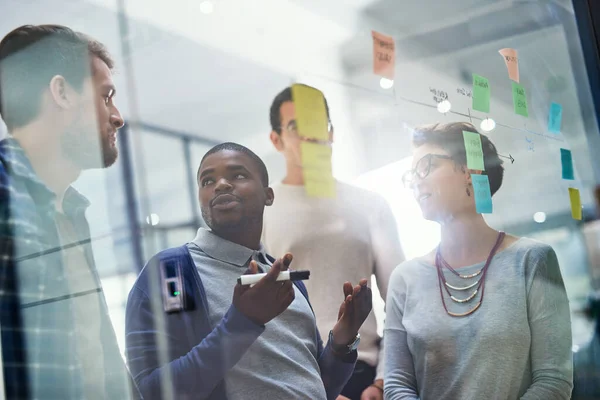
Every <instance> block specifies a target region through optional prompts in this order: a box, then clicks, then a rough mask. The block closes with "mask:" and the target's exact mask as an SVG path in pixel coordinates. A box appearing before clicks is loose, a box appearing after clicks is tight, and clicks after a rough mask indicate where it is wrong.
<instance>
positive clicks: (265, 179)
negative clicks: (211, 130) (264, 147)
mask: <svg viewBox="0 0 600 400" xmlns="http://www.w3.org/2000/svg"><path fill="white" fill-rule="evenodd" d="M223 150H231V151H237V152H239V153H244V154H246V155H247V156H248V157H250V158H251V159H252V160H253V161H254V162H255V163H256V165H257V166H258V170H259V172H260V180H261V181H262V184H263V186H264V187H267V186H269V172H268V171H267V166H266V165H265V163H264V162H263V160H261V159H260V157H259V156H257V155H256V153H254V152H253V151H252V150H250V149H249V148H247V147H245V146H242V145H241V144H237V143H233V142H225V143H221V144H218V145H216V146H215V147H213V148H212V149H210V150H209V151H207V152H206V154H205V155H204V157H202V161H200V166H198V172H196V180H198V177H199V175H200V169H201V168H202V163H204V160H206V157H208V156H210V155H211V154H214V153H218V152H219V151H223Z"/></svg>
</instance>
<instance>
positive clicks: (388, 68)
mask: <svg viewBox="0 0 600 400" xmlns="http://www.w3.org/2000/svg"><path fill="white" fill-rule="evenodd" d="M371 34H372V35H373V72H374V73H375V74H377V75H379V76H383V77H384V78H387V79H391V80H394V69H395V64H396V48H395V44H394V38H393V37H391V36H387V35H384V34H382V33H379V32H375V31H371Z"/></svg>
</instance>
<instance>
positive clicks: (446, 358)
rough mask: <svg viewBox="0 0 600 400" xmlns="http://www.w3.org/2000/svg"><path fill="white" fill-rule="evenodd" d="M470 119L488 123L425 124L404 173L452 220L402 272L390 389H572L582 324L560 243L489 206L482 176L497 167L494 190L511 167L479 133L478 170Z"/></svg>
mask: <svg viewBox="0 0 600 400" xmlns="http://www.w3.org/2000/svg"><path fill="white" fill-rule="evenodd" d="M464 131H466V132H473V133H478V132H477V130H476V129H475V127H474V126H473V125H471V124H468V123H450V124H444V125H442V124H437V125H433V126H426V127H423V128H420V129H417V130H415V132H414V134H413V138H412V142H413V146H414V150H413V164H412V165H413V168H412V169H411V170H410V171H408V172H407V173H406V174H405V175H404V177H403V181H404V184H405V185H406V186H407V187H409V188H411V189H412V191H413V193H414V197H415V199H416V200H417V202H418V203H419V206H420V208H421V211H422V213H423V217H424V218H425V219H427V220H431V221H436V222H438V223H439V224H440V227H441V241H440V243H439V245H438V246H437V247H436V248H435V249H434V250H433V251H432V252H431V253H429V254H427V255H425V256H423V257H419V258H416V259H413V260H411V261H407V262H405V263H403V264H401V265H400V266H399V267H397V268H396V270H395V271H394V272H393V274H392V277H391V280H390V286H389V289H388V295H387V301H386V308H387V313H386V324H385V334H384V336H385V339H386V344H388V345H387V346H386V351H385V379H384V382H385V397H386V399H390V400H395V399H436V400H437V399H519V398H520V399H544V400H551V399H569V398H570V395H571V389H572V380H573V377H572V374H573V366H572V359H571V345H572V343H571V324H570V315H569V303H568V299H567V295H566V292H565V288H564V284H563V280H562V277H561V273H560V270H559V265H558V260H557V258H556V254H555V253H554V250H553V249H552V248H551V247H550V246H548V245H545V244H542V243H540V242H537V241H534V240H531V239H527V238H518V237H515V236H512V235H508V234H505V233H504V232H499V231H497V230H495V229H493V228H492V227H490V226H488V225H487V223H486V222H485V219H484V218H483V216H482V215H481V214H478V213H477V211H476V204H475V195H476V193H475V189H474V187H473V181H474V179H473V178H472V176H474V175H481V174H485V175H487V177H488V180H489V186H490V192H491V194H492V195H493V194H494V193H496V191H498V189H500V186H501V184H502V179H503V175H504V168H503V166H502V161H501V160H500V158H499V156H498V152H497V151H496V147H495V146H494V144H493V143H492V142H490V140H489V139H488V138H487V137H486V136H484V135H479V136H480V138H481V144H482V150H483V161H484V170H482V171H480V170H469V169H468V168H467V160H466V151H465V144H464V138H463V132H464ZM523 172H524V173H525V172H526V171H523ZM514 206H516V207H518V204H515V205H514ZM504 212H510V210H504Z"/></svg>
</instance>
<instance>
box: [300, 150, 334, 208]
mask: <svg viewBox="0 0 600 400" xmlns="http://www.w3.org/2000/svg"><path fill="white" fill-rule="evenodd" d="M300 151H301V156H302V173H303V175H304V188H305V190H306V194H307V195H309V196H311V197H328V198H332V197H335V195H336V191H335V187H336V185H335V179H334V178H333V171H332V166H331V154H332V152H331V146H328V145H324V144H318V143H310V142H301V143H300Z"/></svg>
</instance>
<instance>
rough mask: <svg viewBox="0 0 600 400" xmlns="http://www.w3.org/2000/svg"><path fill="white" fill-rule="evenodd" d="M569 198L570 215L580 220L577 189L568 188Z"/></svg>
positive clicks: (579, 198) (579, 200) (579, 203)
mask: <svg viewBox="0 0 600 400" xmlns="http://www.w3.org/2000/svg"><path fill="white" fill-rule="evenodd" d="M569 199H570V200H571V216H572V217H573V219H578V220H581V197H580V196H579V189H575V188H569Z"/></svg>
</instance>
